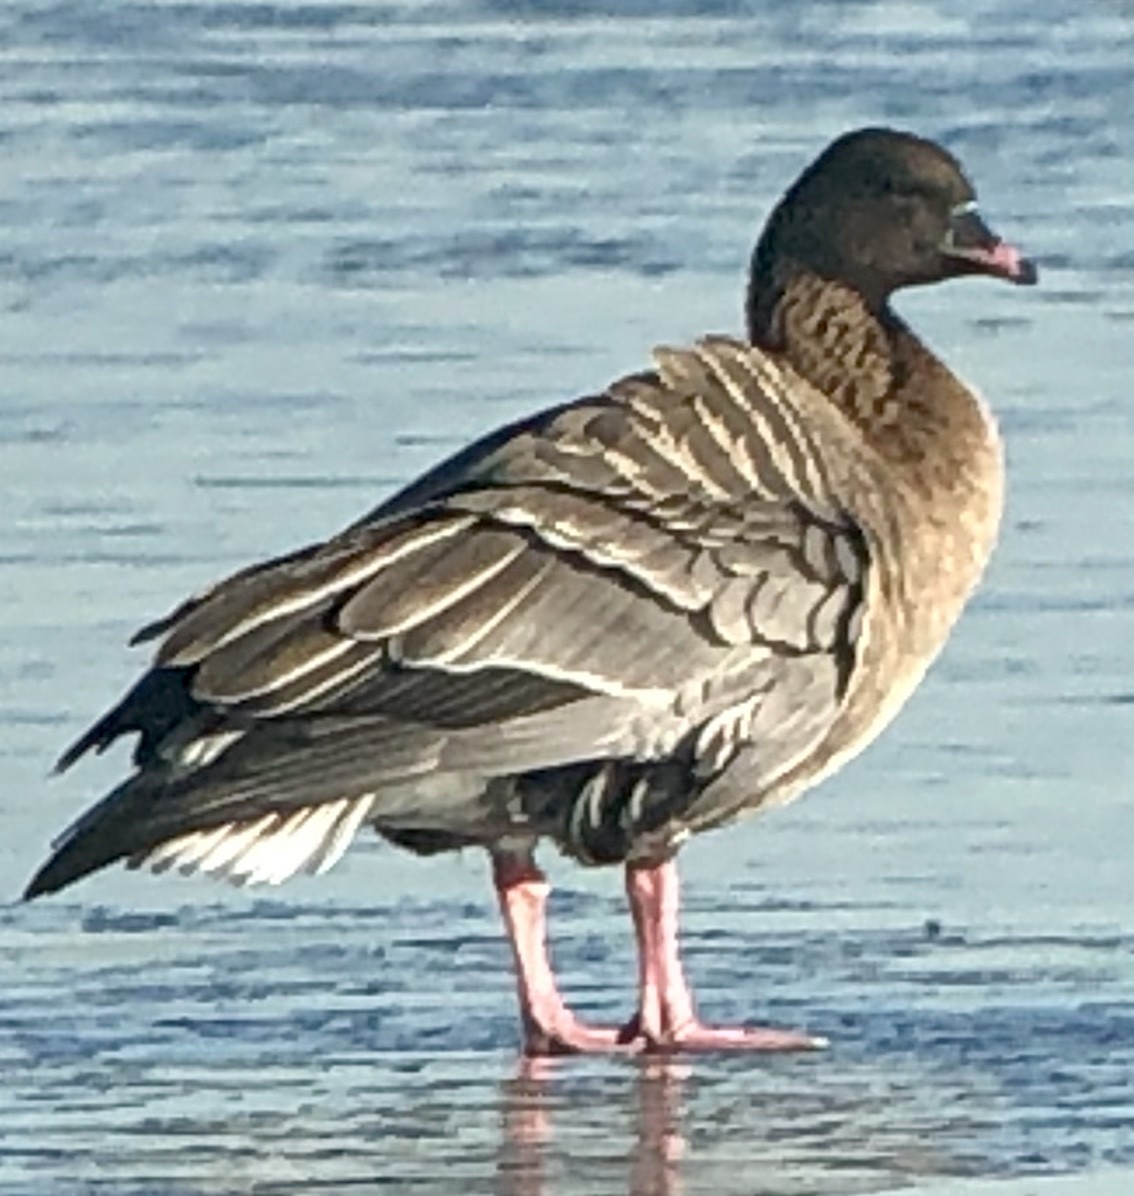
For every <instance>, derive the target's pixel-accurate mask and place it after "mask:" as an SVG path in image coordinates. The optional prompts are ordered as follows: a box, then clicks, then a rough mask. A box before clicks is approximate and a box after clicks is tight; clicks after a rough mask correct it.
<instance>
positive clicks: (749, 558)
mask: <svg viewBox="0 0 1134 1196" xmlns="http://www.w3.org/2000/svg"><path fill="white" fill-rule="evenodd" d="M966 274H988V275H993V276H996V277H999V278H1004V279H1007V280H1009V281H1011V282H1016V283H1031V282H1034V281H1035V278H1036V272H1035V269H1034V267H1033V266H1032V265H1031V264H1030V262H1028V261H1027V260H1025V259H1024V258H1022V257H1021V256H1020V255H1019V254H1018V253H1017V252H1016V250H1014V249H1013V248H1011V247H1010V246H1009V245H1008V244H1006V243H1005V242H1004V241H1001V240H1000V239H998V238H997V237H996V236H995V235H994V234H993V233H992V232H990V231H989V229H988V227H987V226H986V225H985V224H984V222H983V221H982V219H981V217H980V215H979V214H978V212H977V209H976V205H975V201H974V193H973V188H972V186H971V185H970V184H969V182H968V180H967V179H966V177H965V175H964V173H963V171H962V170H961V167H960V166H959V164H958V163H957V161H956V160H955V159H954V158H953V157H952V156H951V155H950V154H948V153H947V152H946V151H945V150H943V149H942V148H940V147H939V146H937V145H935V144H934V143H933V142H931V141H926V140H923V139H921V138H919V137H915V136H912V135H910V134H907V133H900V132H895V131H891V130H887V129H863V130H860V131H857V132H853V133H849V134H847V135H845V136H843V137H840V138H839V139H838V140H837V141H835V142H834V143H833V144H832V145H830V146H829V147H828V148H827V149H826V150H825V151H824V152H823V153H822V154H821V155H820V156H819V158H818V159H817V160H816V161H815V162H814V163H813V164H812V165H811V166H809V167H808V168H807V170H805V171H804V173H803V175H802V176H801V177H800V178H799V179H798V180H797V181H796V183H795V184H794V185H793V186H792V187H791V188H790V189H789V191H788V192H787V194H786V195H785V196H784V198H783V199H782V200H781V201H780V203H779V204H778V206H777V207H776V208H775V210H774V211H773V213H772V216H771V218H770V219H769V221H768V224H767V227H766V228H765V230H764V232H763V235H762V236H761V238H760V241H759V244H758V245H757V247H756V250H755V253H754V255H753V258H752V270H751V282H750V285H749V289H748V302H747V314H748V341H747V342H741V341H738V340H732V339H728V338H725V337H708V338H706V339H704V340H701V341H699V342H698V343H696V344H695V345H694V346H693V347H692V348H685V349H660V350H658V351H657V352H656V353H655V354H654V365H653V367H652V368H651V369H649V370H647V371H644V372H643V373H640V374H635V375H632V376H629V377H626V378H622V379H620V380H619V381H617V382H615V383H614V384H613V385H611V386H610V387H608V388H607V390H606V391H605V392H604V393H602V394H599V395H595V396H591V397H587V398H583V399H579V400H577V401H575V402H571V403H567V404H565V405H563V406H560V407H556V408H553V409H551V410H548V411H544V412H542V413H540V414H538V415H535V416H533V417H532V418H530V419H526V420H523V421H521V422H519V423H516V424H513V425H511V426H509V427H506V428H503V429H501V430H500V431H498V432H496V433H494V434H492V435H490V436H488V437H486V438H485V439H483V440H481V441H479V442H478V443H476V444H474V445H472V446H471V447H469V448H467V449H466V450H464V451H463V452H461V453H459V454H458V455H457V456H455V457H454V458H452V459H450V460H449V461H446V462H444V463H443V464H441V465H439V466H438V467H437V468H436V469H434V470H433V471H432V472H430V473H429V474H427V475H426V476H425V477H423V478H421V479H420V480H419V481H417V482H415V483H414V484H412V485H410V486H409V487H408V488H407V489H405V490H403V491H402V492H401V493H399V494H397V495H395V496H394V497H393V498H391V499H389V500H388V501H387V502H385V503H383V504H382V505H381V506H380V507H378V508H377V509H376V510H375V511H373V512H372V513H371V514H369V515H367V516H366V517H365V518H364V519H362V520H360V521H359V522H358V523H355V524H354V525H352V526H351V527H349V528H347V529H346V530H345V531H344V532H342V533H340V534H339V535H337V536H334V537H333V538H331V539H329V540H327V541H326V542H325V543H321V544H316V545H313V546H311V547H308V548H305V549H301V550H300V551H298V552H294V553H292V554H290V555H288V556H285V557H281V558H279V559H277V560H271V561H267V562H265V563H263V564H259V565H254V566H252V567H251V568H248V569H245V570H244V571H242V572H240V573H237V574H236V575H234V576H233V577H230V578H228V579H227V580H225V581H222V582H220V583H219V584H218V585H216V586H214V587H213V588H212V589H210V590H207V591H206V592H204V593H203V594H200V595H199V596H197V597H194V598H191V599H189V600H188V601H187V602H185V603H183V604H182V605H181V606H180V607H178V608H177V610H175V611H174V612H173V613H172V614H171V615H169V616H168V617H167V618H164V619H162V620H160V621H159V622H157V623H154V624H152V625H151V626H149V627H146V628H145V629H144V630H143V631H141V632H140V633H139V634H138V636H137V637H136V639H137V640H157V641H158V647H157V651H156V654H155V657H154V660H153V663H152V665H151V666H150V668H149V670H148V671H147V672H146V673H144V674H143V676H142V677H141V679H140V680H139V681H138V683H137V684H136V685H135V686H134V688H133V689H131V690H130V691H129V692H128V693H127V694H126V696H125V697H124V698H123V699H122V701H121V702H120V703H119V704H118V705H117V706H115V707H114V708H113V709H112V710H111V711H110V712H109V713H108V714H106V715H105V716H104V717H103V718H102V719H101V720H99V722H97V723H96V724H95V725H94V727H92V728H91V729H90V730H89V731H88V732H87V733H86V734H85V735H83V736H82V738H81V739H79V740H78V742H77V743H75V744H74V745H73V746H72V747H71V748H69V749H68V750H67V752H65V753H64V755H63V757H62V759H61V761H60V767H61V768H66V767H68V766H69V765H71V764H72V763H73V762H74V761H75V760H76V759H77V758H78V757H79V756H81V755H82V754H83V753H84V752H86V751H88V750H90V749H92V748H94V749H97V750H98V751H102V750H103V749H104V748H106V747H107V746H108V745H109V744H110V743H112V742H113V741H114V740H115V739H117V738H118V737H119V736H120V735H126V734H136V735H137V741H136V745H135V748H134V771H133V772H132V773H131V775H130V776H129V777H127V779H126V780H125V781H123V782H122V784H121V785H119V786H118V788H116V789H115V790H114V791H113V792H112V793H110V794H109V795H108V796H107V797H105V798H104V799H103V800H102V801H101V802H99V803H98V804H97V805H95V806H93V807H92V808H91V809H90V810H88V811H87V812H86V813H85V814H83V815H82V816H81V817H80V818H79V819H78V821H77V822H75V824H74V825H73V826H71V827H70V828H69V829H68V830H67V831H66V832H65V833H64V834H63V835H62V837H61V838H60V839H59V840H58V841H57V842H56V843H55V847H54V853H53V854H52V856H51V858H50V859H49V860H48V861H47V862H46V863H45V864H44V865H43V867H42V868H41V869H40V870H39V872H38V873H37V874H36V875H35V877H34V878H33V880H32V881H31V883H30V885H29V886H28V889H27V892H26V896H27V897H29V898H31V897H35V896H37V895H39V894H42V893H50V892H52V891H54V890H57V889H61V888H63V887H64V886H66V885H69V884H71V883H72V882H74V881H76V880H78V879H79V878H80V877H83V876H85V875H87V874H88V873H90V872H93V871H95V870H96V869H99V868H102V867H104V866H105V865H107V864H110V863H112V862H113V861H116V860H126V861H127V862H128V863H129V864H130V865H132V866H137V865H143V864H144V865H149V866H152V867H153V868H155V869H156V870H159V871H160V870H165V869H177V870H179V871H181V872H187V873H188V872H203V873H210V874H214V875H221V876H225V877H227V878H229V879H231V880H234V881H237V882H244V883H247V882H257V881H261V882H269V883H276V882H279V881H282V880H284V879H286V878H287V877H289V876H291V875H293V874H295V873H297V872H300V871H306V872H322V871H324V870H326V869H327V868H329V867H330V866H331V865H332V864H333V863H334V862H335V861H336V860H337V859H338V858H339V857H340V856H341V855H342V853H343V851H344V850H345V849H346V847H347V846H348V844H349V843H350V841H351V840H352V838H353V837H354V836H355V834H356V833H358V832H359V831H360V830H361V829H362V828H363V827H369V828H372V829H373V830H376V831H377V832H378V833H379V834H381V835H383V836H385V838H387V839H388V840H391V841H392V842H394V843H396V844H398V845H399V846H401V847H404V848H408V849H409V850H411V851H415V852H419V853H432V852H437V851H445V850H452V849H457V848H463V847H469V846H480V847H484V848H485V849H486V850H487V851H488V852H489V855H490V857H491V861H492V875H493V881H494V884H495V887H496V893H497V897H498V900H499V905H500V909H501V912H502V915H503V918H504V924H505V927H506V930H507V934H508V937H509V940H510V943H511V947H512V951H513V955H514V958H515V965H516V976H517V988H518V993H519V1003H520V1012H521V1017H522V1024H523V1041H524V1048H525V1050H526V1051H528V1052H529V1053H547V1052H564V1051H589V1050H618V1049H622V1050H633V1049H645V1050H661V1051H666V1050H669V1051H672V1050H713V1049H722V1048H750V1049H775V1048H801V1047H809V1046H815V1045H818V1044H819V1042H820V1040H819V1039H816V1038H812V1037H809V1036H807V1035H806V1034H802V1033H795V1032H790V1031H785V1030H776V1029H767V1028H757V1027H746V1028H724V1027H711V1026H706V1025H704V1024H703V1023H702V1022H701V1021H700V1020H699V1019H698V1017H697V1015H696V1013H695V1010H694V1005H693V1001H692V998H691V995H690V992H689V988H688V986H687V984H686V981H685V979H684V974H683V971H682V967H681V962H680V957H679V954H678V942H677V910H678V880H677V870H676V864H675V857H676V854H677V851H678V848H679V846H680V845H681V843H682V842H683V841H684V840H685V839H687V838H688V837H689V836H690V835H691V834H694V833H696V832H699V831H704V830H709V829H711V828H713V827H718V826H721V825H722V824H725V823H728V822H731V821H732V820H733V819H736V818H738V817H740V816H741V815H742V814H746V813H752V812H755V811H757V810H760V809H762V808H764V807H766V806H772V805H780V804H782V803H783V802H785V801H788V800H789V799H791V798H793V797H795V796H796V795H797V794H799V793H801V792H802V791H803V790H804V789H806V788H808V787H809V786H810V785H813V784H815V783H816V782H817V781H819V780H820V779H821V778H823V777H824V776H826V775H828V774H829V773H831V772H832V771H834V770H835V769H836V768H838V767H839V765H840V764H842V763H843V762H844V761H846V760H847V759H849V758H850V757H851V756H853V755H854V754H855V753H857V752H858V751H860V750H861V749H862V748H863V747H865V746H866V744H867V743H869V742H870V741H871V739H873V738H874V737H875V736H876V735H877V734H878V732H879V731H880V730H881V729H882V727H883V726H884V725H885V724H886V723H887V722H888V721H889V720H890V719H891V718H892V717H893V715H894V714H895V713H896V712H897V710H898V708H899V707H900V706H901V705H902V703H903V702H904V701H905V699H906V698H907V697H908V696H909V695H910V693H911V691H912V690H913V689H914V687H915V686H916V685H917V683H918V682H919V681H920V679H921V678H922V676H923V674H924V673H925V671H926V669H927V667H928V666H929V664H930V662H931V661H932V660H933V658H934V657H935V656H936V655H937V653H938V651H939V650H940V648H941V646H942V644H943V643H944V641H945V638H946V636H947V634H948V632H949V629H950V628H951V627H952V625H953V623H954V621H955V620H956V618H957V616H958V615H959V614H960V612H961V608H962V607H963V605H964V603H965V600H966V599H967V597H968V596H969V594H970V593H971V591H972V589H973V587H974V585H975V584H976V582H977V580H978V578H979V577H980V574H981V571H982V569H983V568H984V565H985V562H986V561H987V559H988V556H989V553H990V551H991V549H992V546H993V542H994V540H995V538H996V532H997V524H998V520H999V517H1000V508H1001V490H1002V464H1001V453H1000V445H999V441H998V438H997V433H996V427H995V424H994V422H993V419H992V417H991V416H990V414H989V412H988V410H987V409H986V408H985V406H984V405H983V404H982V403H981V401H980V400H979V399H978V398H977V397H976V396H975V395H974V394H973V393H972V392H971V391H969V390H968V389H967V388H966V387H965V386H964V385H963V384H962V383H961V382H959V381H958V380H957V378H955V377H954V375H953V374H952V373H950V371H949V369H948V368H947V367H946V366H945V365H944V364H943V363H942V362H941V361H939V360H938V359H937V357H935V356H934V355H933V353H932V352H930V350H929V349H927V348H926V347H925V346H924V345H923V344H922V343H921V341H920V340H918V338H917V337H916V336H915V335H914V334H913V332H911V331H910V329H909V328H908V327H907V326H906V324H905V323H904V322H903V321H902V320H901V319H899V317H898V316H896V315H895V314H894V312H893V310H892V309H891V307H890V297H891V295H892V294H893V292H895V291H896V290H898V289H899V288H901V287H906V286H915V285H921V284H926V283H935V282H942V281H944V280H946V279H950V278H955V277H957V276H960V275H966ZM541 839H547V840H550V841H551V842H553V843H554V844H555V845H556V846H557V847H558V848H559V850H560V851H562V852H563V853H564V854H566V855H568V856H570V857H572V858H573V859H575V860H577V861H579V862H581V863H584V864H591V865H598V864H621V865H623V866H624V868H625V874H626V889H627V893H628V897H629V903H630V909H631V913H632V916H633V922H634V930H635V935H636V938H637V947H638V958H639V999H638V1009H637V1012H636V1013H635V1014H634V1016H633V1017H632V1018H630V1020H629V1021H628V1022H627V1023H626V1025H624V1026H621V1027H616V1028H600V1027H595V1026H588V1025H585V1024H583V1023H581V1022H579V1021H578V1020H576V1019H575V1017H574V1016H573V1015H572V1014H571V1013H570V1011H569V1010H568V1009H567V1007H566V1006H565V1005H564V1003H563V1001H562V999H561V997H560V995H559V992H558V989H557V987H556V983H555V977H554V974H553V972H552V969H551V966H550V964H549V961H548V957H547V948H546V934H545V925H544V910H545V905H546V899H547V893H548V885H547V882H546V880H545V877H544V875H543V873H542V872H541V871H540V870H539V868H538V867H537V866H536V863H535V860H534V856H533V851H534V848H535V847H536V844H537V843H538V842H539V841H540V840H541Z"/></svg>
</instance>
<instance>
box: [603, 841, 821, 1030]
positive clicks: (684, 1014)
mask: <svg viewBox="0 0 1134 1196" xmlns="http://www.w3.org/2000/svg"><path fill="white" fill-rule="evenodd" d="M626 892H627V895H628V896H629V898H630V911H631V913H632V914H633V916H634V931H635V934H636V936H637V939H638V980H639V992H640V997H639V1004H638V1017H637V1019H636V1025H635V1026H634V1027H633V1029H634V1030H636V1031H637V1033H638V1034H640V1035H641V1036H642V1038H644V1039H645V1043H646V1047H645V1049H646V1050H653V1051H719V1050H750V1051H793V1050H794V1051H798V1050H814V1049H816V1048H819V1047H824V1046H826V1045H827V1043H826V1040H825V1039H823V1038H812V1037H810V1036H809V1035H807V1034H799V1033H796V1032H794V1031H791V1030H772V1029H767V1028H763V1027H757V1026H752V1027H743V1026H737V1027H732V1026H729V1027H724V1026H706V1025H704V1024H703V1023H702V1022H701V1021H699V1020H698V1018H697V1013H696V1011H695V1009H694V1008H693V994H692V993H691V992H690V991H689V985H688V984H687V983H686V980H685V973H684V971H683V969H682V967H681V958H680V955H679V952H678V944H677V909H678V904H679V882H678V877H677V864H676V863H675V862H674V861H673V860H669V861H667V862H666V863H664V864H656V865H653V866H651V867H643V866H640V865H630V866H629V867H627V869H626Z"/></svg>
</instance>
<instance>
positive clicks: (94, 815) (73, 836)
mask: <svg viewBox="0 0 1134 1196" xmlns="http://www.w3.org/2000/svg"><path fill="white" fill-rule="evenodd" d="M154 790H155V786H154V783H153V781H152V780H150V778H148V777H145V776H138V775H136V776H133V777H131V778H130V779H129V780H127V781H124V782H123V783H122V784H121V785H119V786H118V788H117V789H114V790H112V791H111V792H110V793H109V794H107V796H106V797H104V798H103V799H102V801H100V802H98V803H97V804H96V805H94V806H92V807H91V808H90V809H89V810H88V811H87V812H86V813H85V814H83V815H82V817H81V818H79V820H78V821H77V822H75V823H73V824H72V825H71V826H70V827H68V829H67V830H66V831H64V832H63V834H62V835H61V836H60V837H59V838H58V839H56V840H55V843H54V850H53V851H52V853H51V857H50V859H48V861H47V862H46V863H45V864H44V865H43V866H42V867H41V868H40V869H39V871H38V872H37V873H36V874H35V875H34V876H33V877H32V878H31V880H30V881H29V883H28V886H27V888H26V889H25V890H24V900H25V901H31V900H32V899H33V898H34V897H41V896H43V894H44V893H55V892H57V891H58V890H59V889H63V888H66V887H67V885H69V884H72V883H73V882H75V881H76V880H80V879H81V878H82V877H84V876H87V875H89V874H90V873H91V872H97V871H98V870H99V869H100V868H105V867H106V865H107V864H111V863H113V862H114V861H115V860H117V859H121V858H122V857H123V856H124V855H128V854H129V853H130V848H129V843H130V839H131V838H132V837H133V836H132V835H131V834H130V824H131V822H132V821H135V822H136V821H137V819H136V816H137V815H138V813H139V812H140V811H141V810H142V809H143V808H144V806H145V805H146V804H149V803H150V802H152V801H153V800H154Z"/></svg>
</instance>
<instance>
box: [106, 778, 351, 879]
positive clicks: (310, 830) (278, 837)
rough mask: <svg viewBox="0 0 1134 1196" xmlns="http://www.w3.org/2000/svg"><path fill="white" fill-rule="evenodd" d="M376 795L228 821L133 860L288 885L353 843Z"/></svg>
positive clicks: (327, 864) (158, 868) (161, 868)
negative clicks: (249, 820) (288, 881)
mask: <svg viewBox="0 0 1134 1196" xmlns="http://www.w3.org/2000/svg"><path fill="white" fill-rule="evenodd" d="M373 805H374V794H373V793H364V794H362V795H361V796H360V797H355V798H346V797H344V798H339V799H338V800H337V801H332V802H323V803H321V804H319V805H316V806H304V807H302V808H301V809H298V810H295V811H294V812H292V813H291V814H288V815H287V816H286V817H285V816H284V815H281V814H264V815H263V816H261V817H260V818H257V819H255V820H254V821H251V822H228V823H225V824H224V825H222V826H218V827H210V828H208V829H207V830H201V831H190V832H189V833H188V834H185V835H179V836H177V837H176V838H174V839H168V840H166V841H165V842H164V843H159V844H158V845H157V846H156V847H154V848H152V849H151V850H150V851H148V852H146V853H145V854H143V855H139V856H136V857H135V858H134V859H132V860H131V861H130V864H131V867H140V866H142V865H145V866H148V867H150V868H152V869H153V870H154V871H155V872H168V871H170V870H171V869H174V868H176V869H178V870H179V871H180V872H181V873H182V874H183V875H186V876H189V875H192V874H193V873H196V872H201V873H204V874H206V875H212V876H218V877H223V878H225V879H227V880H230V881H232V882H233V883H234V884H238V885H253V884H272V885H278V884H282V883H283V882H284V881H285V880H288V879H289V878H290V877H292V876H294V875H295V874H296V873H297V872H301V871H302V872H307V873H310V874H311V875H316V874H321V873H323V872H326V871H327V870H328V869H330V868H332V867H333V866H334V865H335V864H336V863H337V862H338V861H339V859H341V858H342V855H343V853H344V852H345V851H346V849H347V848H348V847H349V846H350V843H351V840H352V839H353V838H354V836H355V835H356V834H357V832H358V829H359V827H360V826H361V825H362V823H363V821H364V819H365V818H366V816H367V814H369V812H370V809H371V807H372V806H373Z"/></svg>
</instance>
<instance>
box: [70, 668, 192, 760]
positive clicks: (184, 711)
mask: <svg viewBox="0 0 1134 1196" xmlns="http://www.w3.org/2000/svg"><path fill="white" fill-rule="evenodd" d="M189 673H190V670H189V669H152V670H151V671H150V672H148V673H146V674H145V676H143V677H142V679H141V680H140V681H139V682H138V683H137V685H135V686H134V688H133V689H131V690H130V691H129V693H127V694H126V696H125V697H124V698H123V699H122V701H121V702H119V703H118V705H117V706H115V707H114V709H113V710H111V711H110V712H109V713H107V714H105V715H103V717H102V718H100V719H99V720H98V722H97V723H95V725H94V726H93V727H91V729H90V730H89V731H87V732H86V733H85V734H83V735H82V736H80V738H78V739H76V740H75V742H74V743H73V744H71V746H70V747H69V748H68V749H67V750H66V751H65V752H64V753H63V754H62V755H61V756H60V757H59V760H58V761H57V762H56V765H55V771H56V772H57V773H58V772H65V771H66V770H67V769H68V768H70V767H71V765H72V764H74V763H75V761H76V760H78V759H79V757H80V756H84V755H86V753H87V752H89V751H92V750H93V751H95V752H98V753H100V754H101V753H102V752H105V751H106V749H107V748H108V747H110V745H111V744H112V743H113V742H114V741H115V740H116V739H117V738H118V737H119V736H120V735H128V734H130V732H132V731H137V732H139V733H140V735H141V738H140V739H139V740H138V745H137V747H136V748H135V749H134V762H135V764H145V763H146V762H147V761H149V760H151V759H152V758H153V755H154V752H155V750H156V748H157V745H158V744H159V743H161V741H162V740H163V739H164V738H165V737H166V735H167V734H168V733H169V732H170V731H172V730H173V728H174V727H176V726H179V725H180V724H181V723H183V722H185V721H186V720H188V719H189V718H191V717H192V715H193V713H194V712H195V711H196V710H199V709H200V704H199V703H198V702H196V701H194V699H193V698H192V697H191V696H190V694H189V684H188V682H189Z"/></svg>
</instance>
